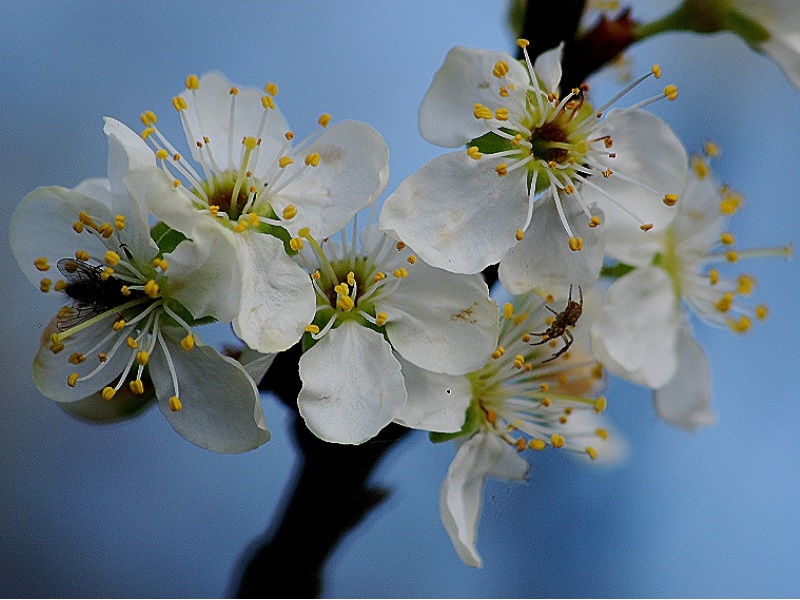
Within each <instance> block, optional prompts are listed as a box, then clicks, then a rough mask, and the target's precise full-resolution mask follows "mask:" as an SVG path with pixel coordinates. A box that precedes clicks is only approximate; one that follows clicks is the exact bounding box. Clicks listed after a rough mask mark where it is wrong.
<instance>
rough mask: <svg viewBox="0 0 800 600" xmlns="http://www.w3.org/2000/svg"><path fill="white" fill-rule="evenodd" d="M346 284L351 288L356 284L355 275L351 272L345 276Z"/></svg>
mask: <svg viewBox="0 0 800 600" xmlns="http://www.w3.org/2000/svg"><path fill="white" fill-rule="evenodd" d="M347 283H348V285H350V286H351V287H352V286H354V285H355V284H356V274H355V273H353V272H352V271H350V272H349V273H348V274H347Z"/></svg>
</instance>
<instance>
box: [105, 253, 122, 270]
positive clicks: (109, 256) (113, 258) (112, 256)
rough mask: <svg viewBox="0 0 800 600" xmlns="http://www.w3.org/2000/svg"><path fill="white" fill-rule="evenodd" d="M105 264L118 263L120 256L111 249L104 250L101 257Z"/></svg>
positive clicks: (113, 264)
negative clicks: (104, 252)
mask: <svg viewBox="0 0 800 600" xmlns="http://www.w3.org/2000/svg"><path fill="white" fill-rule="evenodd" d="M103 258H104V259H105V261H106V263H107V264H109V265H111V266H112V267H113V266H115V265H118V264H119V261H120V256H119V254H117V253H116V252H114V251H113V250H109V251H107V252H106V255H105V256H104V257H103Z"/></svg>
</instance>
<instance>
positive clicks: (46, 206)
mask: <svg viewBox="0 0 800 600" xmlns="http://www.w3.org/2000/svg"><path fill="white" fill-rule="evenodd" d="M105 130H106V133H107V135H108V137H109V144H110V154H109V179H91V180H87V181H84V182H83V183H81V184H79V185H78V186H77V187H76V188H75V189H73V190H69V189H65V188H60V187H49V188H39V189H37V190H35V191H33V192H31V193H30V194H29V195H28V196H26V198H25V199H24V200H23V201H22V203H21V204H20V206H19V207H18V208H17V210H16V212H15V213H14V215H13V217H12V221H11V246H12V249H13V251H14V256H15V257H16V258H17V260H18V262H19V264H20V267H21V268H22V270H23V271H24V272H25V275H26V276H27V277H28V279H29V280H30V281H31V282H32V283H33V284H34V285H36V286H37V287H39V288H40V289H41V290H42V291H43V292H50V293H51V294H52V293H57V295H62V294H63V296H62V297H63V299H64V300H65V301H66V304H65V305H64V306H62V308H61V309H60V310H59V311H58V314H57V316H56V317H55V318H54V319H53V321H52V322H51V323H50V324H49V325H48V327H47V328H46V331H45V334H44V335H43V337H42V344H41V347H40V349H39V351H38V353H37V355H36V359H35V361H34V365H33V375H34V380H35V382H36V385H37V387H38V388H39V390H40V391H41V392H42V393H43V394H44V395H45V396H47V397H49V398H52V399H53V400H56V401H58V402H60V403H64V404H68V403H75V404H76V407H75V409H74V410H73V409H70V408H68V411H69V412H72V413H73V414H76V415H77V416H81V417H83V418H88V419H91V420H98V421H104V420H114V419H117V418H122V417H124V416H126V415H128V414H132V413H135V412H137V411H138V410H140V409H141V408H142V407H143V406H144V405H146V404H148V403H150V402H151V401H152V400H153V399H154V398H155V399H157V401H158V404H159V407H160V408H161V410H162V412H163V413H164V415H165V416H166V417H167V419H168V420H169V421H170V423H171V424H172V426H173V427H174V428H175V430H176V431H177V432H178V433H180V434H181V435H182V436H183V437H185V438H186V439H187V440H189V441H190V442H192V443H194V444H196V445H198V446H200V447H203V448H207V449H210V450H214V451H217V452H242V451H245V450H250V449H252V448H255V447H257V446H259V445H261V444H263V443H264V442H266V441H267V440H269V432H268V431H267V428H266V424H265V421H264V415H263V411H262V409H261V404H260V402H259V396H258V390H257V389H256V386H255V384H254V382H253V380H252V379H251V377H250V376H249V375H248V374H247V371H246V370H245V368H244V367H243V366H242V365H240V364H239V363H237V362H236V361H234V360H233V359H230V358H228V357H224V356H222V355H220V354H219V353H218V352H217V351H216V350H214V349H213V348H211V347H209V346H206V345H204V344H203V343H202V342H201V340H200V338H199V336H198V335H197V333H195V331H194V325H195V324H197V318H196V317H203V316H206V315H205V314H200V315H194V314H192V312H191V311H190V310H188V309H187V307H186V306H185V305H184V304H183V303H182V300H181V299H182V298H185V297H197V296H201V295H203V294H206V293H209V291H208V285H209V281H208V280H211V281H213V279H214V277H215V275H214V272H213V271H212V272H210V273H209V274H208V280H204V279H203V277H204V275H203V273H200V272H197V271H196V270H194V269H188V270H187V269H185V268H183V267H182V265H181V264H180V263H178V264H174V263H172V262H171V260H172V257H173V255H175V254H176V252H177V249H178V248H181V247H184V246H191V245H195V244H198V245H200V244H202V241H201V240H198V241H197V242H194V241H189V240H184V239H183V236H180V235H175V234H174V235H171V236H170V235H166V236H164V237H161V238H160V239H159V245H157V244H156V243H155V242H154V241H153V240H152V239H151V238H150V231H149V227H148V223H147V212H146V211H144V210H142V207H141V206H140V205H137V204H136V203H135V202H132V201H131V198H130V197H129V196H128V194H127V192H126V191H125V189H124V187H123V185H122V182H121V180H120V179H119V175H120V174H121V173H124V172H127V171H128V168H129V167H130V166H131V164H139V166H143V165H145V164H146V163H147V161H148V160H150V161H153V158H152V153H150V151H149V150H148V149H147V147H146V146H145V145H144V143H143V142H141V140H139V142H140V143H141V147H140V148H138V149H137V148H136V144H135V143H132V144H131V145H129V146H128V147H127V149H126V148H124V147H123V145H122V144H121V143H120V141H119V137H118V134H119V133H120V129H119V127H118V124H117V123H116V122H113V121H109V122H108V123H107V124H106V129H105ZM153 162H154V161H153ZM157 231H158V229H157ZM161 232H162V233H164V231H163V229H162V230H161ZM200 251H202V249H201V250H200ZM206 266H207V267H213V268H217V269H222V268H225V267H224V266H223V265H221V264H215V263H213V261H211V262H210V263H209V264H207V265H206ZM58 271H60V274H59V273H58ZM54 274H55V277H56V278H54V277H53V276H54ZM61 277H63V278H61ZM212 316H213V315H212Z"/></svg>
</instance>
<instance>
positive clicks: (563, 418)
mask: <svg viewBox="0 0 800 600" xmlns="http://www.w3.org/2000/svg"><path fill="white" fill-rule="evenodd" d="M568 420H569V419H567V416H566V415H561V416H560V417H558V422H559V423H561V424H562V425H566V424H567V421H568Z"/></svg>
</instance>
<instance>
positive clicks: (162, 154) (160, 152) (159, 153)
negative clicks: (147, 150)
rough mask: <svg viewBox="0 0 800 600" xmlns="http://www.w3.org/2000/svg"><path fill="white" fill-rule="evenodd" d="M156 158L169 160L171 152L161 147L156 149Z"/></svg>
mask: <svg viewBox="0 0 800 600" xmlns="http://www.w3.org/2000/svg"><path fill="white" fill-rule="evenodd" d="M156 158H157V159H158V160H167V159H168V158H169V152H167V151H166V150H164V149H163V148H159V149H158V150H156Z"/></svg>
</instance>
